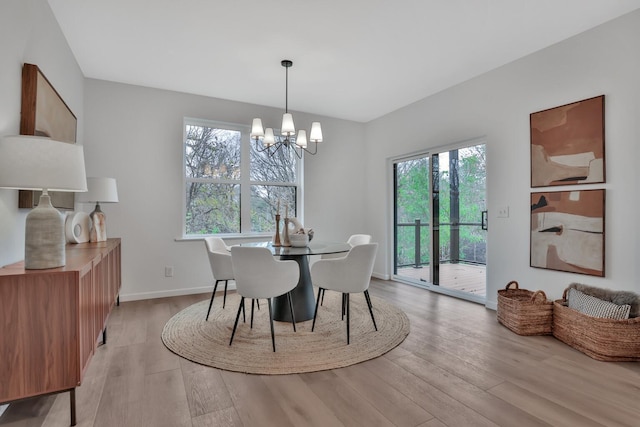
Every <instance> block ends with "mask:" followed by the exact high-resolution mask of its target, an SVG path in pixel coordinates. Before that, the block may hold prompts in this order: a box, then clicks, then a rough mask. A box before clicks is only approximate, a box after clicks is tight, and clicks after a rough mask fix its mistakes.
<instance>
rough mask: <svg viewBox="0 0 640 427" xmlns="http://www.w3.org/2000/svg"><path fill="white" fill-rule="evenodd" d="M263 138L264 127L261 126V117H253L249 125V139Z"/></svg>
mask: <svg viewBox="0 0 640 427" xmlns="http://www.w3.org/2000/svg"><path fill="white" fill-rule="evenodd" d="M262 138H264V129H263V127H262V119H253V123H252V125H251V139H262Z"/></svg>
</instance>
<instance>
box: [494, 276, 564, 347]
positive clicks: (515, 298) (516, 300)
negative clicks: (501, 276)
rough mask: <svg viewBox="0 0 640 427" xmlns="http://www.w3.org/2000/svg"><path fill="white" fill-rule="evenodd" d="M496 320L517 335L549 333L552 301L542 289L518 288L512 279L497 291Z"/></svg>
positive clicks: (551, 320) (551, 321) (551, 318)
mask: <svg viewBox="0 0 640 427" xmlns="http://www.w3.org/2000/svg"><path fill="white" fill-rule="evenodd" d="M498 322H500V323H502V324H503V325H504V326H506V327H507V328H509V329H511V330H512V331H513V332H515V333H516V334H518V335H551V328H552V325H553V301H549V300H547V295H546V294H545V293H544V292H543V291H540V290H538V291H535V292H533V291H529V290H526V289H520V287H519V285H518V282H516V281H515V280H512V281H510V282H509V283H507V286H506V287H505V288H504V289H501V290H499V291H498Z"/></svg>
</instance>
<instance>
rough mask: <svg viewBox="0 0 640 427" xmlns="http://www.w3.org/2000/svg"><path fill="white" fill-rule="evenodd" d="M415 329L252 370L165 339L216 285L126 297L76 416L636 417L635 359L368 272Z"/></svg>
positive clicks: (376, 421)
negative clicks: (325, 362)
mask: <svg viewBox="0 0 640 427" xmlns="http://www.w3.org/2000/svg"><path fill="white" fill-rule="evenodd" d="M370 292H371V293H372V294H373V295H376V296H378V297H382V298H386V299H387V300H388V301H390V302H393V303H395V304H396V305H397V306H399V307H400V308H402V309H403V310H404V311H405V312H406V313H407V315H408V316H409V319H410V321H411V333H410V334H409V336H408V337H407V339H406V340H405V341H404V342H403V343H402V344H401V345H400V346H399V347H397V348H396V349H394V350H392V351H391V352H389V353H387V354H386V355H384V356H382V357H379V358H377V359H374V360H371V361H367V362H364V363H361V364H358V365H354V366H351V367H347V368H343V369H337V370H333V371H324V372H317V373H310V374H302V375H283V376H277V375H276V376H258V375H245V374H239V373H234V372H227V371H221V370H217V369H212V368H208V367H204V366H200V365H197V364H194V363H191V362H189V361H187V360H184V359H181V358H179V357H178V356H175V355H174V354H173V353H171V352H169V351H168V350H166V349H165V347H164V345H163V344H162V341H161V339H160V333H161V331H162V328H163V326H164V324H165V322H166V321H167V320H168V319H169V318H170V317H171V316H172V315H174V314H175V313H177V312H178V311H180V310H181V309H183V308H185V307H187V306H189V305H190V304H192V303H195V302H197V301H201V300H203V299H208V298H209V295H206V294H201V295H190V296H183V297H173V298H164V299H156V300H146V301H136V302H127V303H122V304H121V305H120V307H117V308H116V309H115V310H114V312H113V314H112V315H111V318H110V320H109V323H108V332H109V333H108V343H107V344H106V345H104V346H101V347H100V348H99V350H98V351H97V354H96V355H95V357H94V359H93V360H92V362H91V364H90V366H89V369H88V372H87V375H86V376H85V379H84V382H83V384H82V386H81V387H79V388H78V389H77V402H78V426H101V427H102V426H153V427H162V426H170V427H175V426H193V427H204V426H245V427H248V426H278V427H283V426H321V427H327V426H422V427H441V426H452V427H453V426H455V427H461V426H462V427H463V426H496V425H499V426H509V427H511V426H514V427H516V426H517V427H521V426H525V427H526V426H548V425H551V426H571V427H578V426H579V427H582V426H639V425H640V403H639V402H640V364H639V363H610V362H609V363H607V362H598V361H595V360H592V359H590V358H589V357H587V356H585V355H583V354H582V353H579V352H577V351H575V350H573V349H571V348H570V347H567V346H565V345H564V344H562V343H561V342H559V341H557V340H555V339H554V338H552V337H549V336H546V337H520V336H518V335H515V334H513V333H512V332H511V331H509V330H508V329H506V328H504V327H503V326H501V325H500V324H499V323H498V322H497V321H496V313H495V312H494V311H491V310H487V309H485V308H484V307H483V306H482V305H478V304H474V303H470V302H466V301H461V300H456V299H454V298H451V297H448V296H445V295H440V294H436V293H430V292H428V291H426V290H423V289H420V288H416V287H411V286H408V285H403V284H398V283H393V282H384V281H379V280H373V281H372V285H371V289H370ZM68 402H69V400H68V393H64V394H60V395H57V396H49V397H45V398H38V399H32V400H30V401H25V402H20V403H16V404H13V405H11V406H10V407H9V409H8V410H7V412H6V413H5V414H4V415H3V416H2V418H0V425H2V426H21V427H22V426H28V427H35V426H56V427H57V426H60V427H66V426H68V425H69V408H68Z"/></svg>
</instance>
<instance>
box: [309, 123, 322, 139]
mask: <svg viewBox="0 0 640 427" xmlns="http://www.w3.org/2000/svg"><path fill="white" fill-rule="evenodd" d="M309 139H310V140H311V142H322V128H321V127H320V122H313V123H311V132H310V133H309Z"/></svg>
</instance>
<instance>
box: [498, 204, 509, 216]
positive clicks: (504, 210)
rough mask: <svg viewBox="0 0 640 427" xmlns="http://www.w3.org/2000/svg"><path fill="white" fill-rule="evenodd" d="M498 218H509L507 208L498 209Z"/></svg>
mask: <svg viewBox="0 0 640 427" xmlns="http://www.w3.org/2000/svg"><path fill="white" fill-rule="evenodd" d="M498 218H509V206H501V207H499V208H498Z"/></svg>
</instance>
